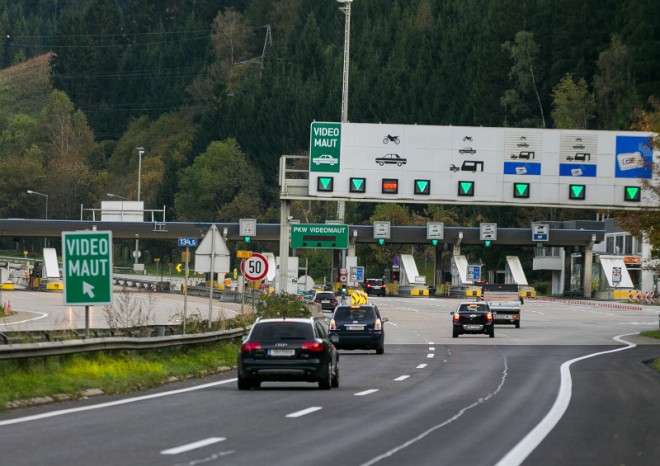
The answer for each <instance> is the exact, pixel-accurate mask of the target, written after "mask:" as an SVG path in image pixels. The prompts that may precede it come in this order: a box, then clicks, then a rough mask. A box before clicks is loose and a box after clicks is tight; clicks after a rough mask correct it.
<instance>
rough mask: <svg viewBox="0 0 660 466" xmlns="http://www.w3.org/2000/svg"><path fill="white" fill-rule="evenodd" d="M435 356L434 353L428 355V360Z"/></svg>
mask: <svg viewBox="0 0 660 466" xmlns="http://www.w3.org/2000/svg"><path fill="white" fill-rule="evenodd" d="M433 356H435V354H433V353H429V354H427V355H426V357H427V358H432V357H433Z"/></svg>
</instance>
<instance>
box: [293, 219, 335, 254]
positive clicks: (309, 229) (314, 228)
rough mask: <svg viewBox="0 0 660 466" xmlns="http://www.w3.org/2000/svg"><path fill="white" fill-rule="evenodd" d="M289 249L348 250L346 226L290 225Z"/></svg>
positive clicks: (323, 224) (322, 224)
mask: <svg viewBox="0 0 660 466" xmlns="http://www.w3.org/2000/svg"><path fill="white" fill-rule="evenodd" d="M291 248H292V249H299V248H321V249H346V248H348V225H335V224H325V223H321V224H311V223H299V224H292V225H291Z"/></svg>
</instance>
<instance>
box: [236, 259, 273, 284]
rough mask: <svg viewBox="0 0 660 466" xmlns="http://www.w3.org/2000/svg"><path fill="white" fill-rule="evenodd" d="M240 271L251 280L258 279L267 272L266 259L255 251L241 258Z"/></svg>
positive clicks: (263, 276)
mask: <svg viewBox="0 0 660 466" xmlns="http://www.w3.org/2000/svg"><path fill="white" fill-rule="evenodd" d="M241 273H242V274H243V276H244V277H245V278H246V279H248V280H252V281H255V282H256V281H259V280H262V279H263V278H265V277H266V275H267V274H268V260H267V259H266V258H265V257H264V256H263V255H261V254H259V253H257V252H253V253H252V257H249V258H247V259H243V261H242V262H241Z"/></svg>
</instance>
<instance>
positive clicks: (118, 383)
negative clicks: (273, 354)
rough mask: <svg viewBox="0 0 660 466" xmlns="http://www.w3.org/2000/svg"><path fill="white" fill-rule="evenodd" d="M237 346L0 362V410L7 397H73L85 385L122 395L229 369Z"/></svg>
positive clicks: (99, 353)
mask: <svg viewBox="0 0 660 466" xmlns="http://www.w3.org/2000/svg"><path fill="white" fill-rule="evenodd" d="M238 348H239V343H237V342H226V343H217V344H207V345H198V346H194V347H177V348H170V349H161V350H152V351H121V352H119V351H118V352H98V353H85V354H75V355H71V356H58V357H48V358H33V359H26V360H8V361H0V379H1V380H2V383H1V384H0V410H2V409H4V407H5V406H6V403H7V402H10V401H16V400H26V399H30V398H34V397H46V396H56V395H62V394H66V395H68V396H71V397H73V398H78V397H81V396H82V392H83V391H84V390H87V389H90V388H99V389H101V390H102V391H103V392H104V393H106V394H112V393H126V392H130V391H135V390H144V389H147V388H152V387H157V386H159V385H161V384H163V383H165V382H166V381H168V380H170V379H171V378H172V377H175V378H178V379H184V378H187V377H190V376H204V375H208V374H211V373H214V372H217V371H218V370H219V368H221V367H223V366H224V367H233V366H234V364H235V362H236V356H237V354H238ZM18 404H19V405H20V404H21V403H20V402H19V403H18Z"/></svg>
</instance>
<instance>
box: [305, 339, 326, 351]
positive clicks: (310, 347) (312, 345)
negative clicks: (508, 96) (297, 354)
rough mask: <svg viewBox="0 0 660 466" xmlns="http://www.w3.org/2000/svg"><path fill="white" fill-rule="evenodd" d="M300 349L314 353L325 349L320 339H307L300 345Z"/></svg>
mask: <svg viewBox="0 0 660 466" xmlns="http://www.w3.org/2000/svg"><path fill="white" fill-rule="evenodd" d="M300 349H303V350H307V351H311V352H313V353H320V352H321V351H323V345H322V344H321V343H319V342H318V341H305V342H303V344H302V345H301V346H300Z"/></svg>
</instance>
